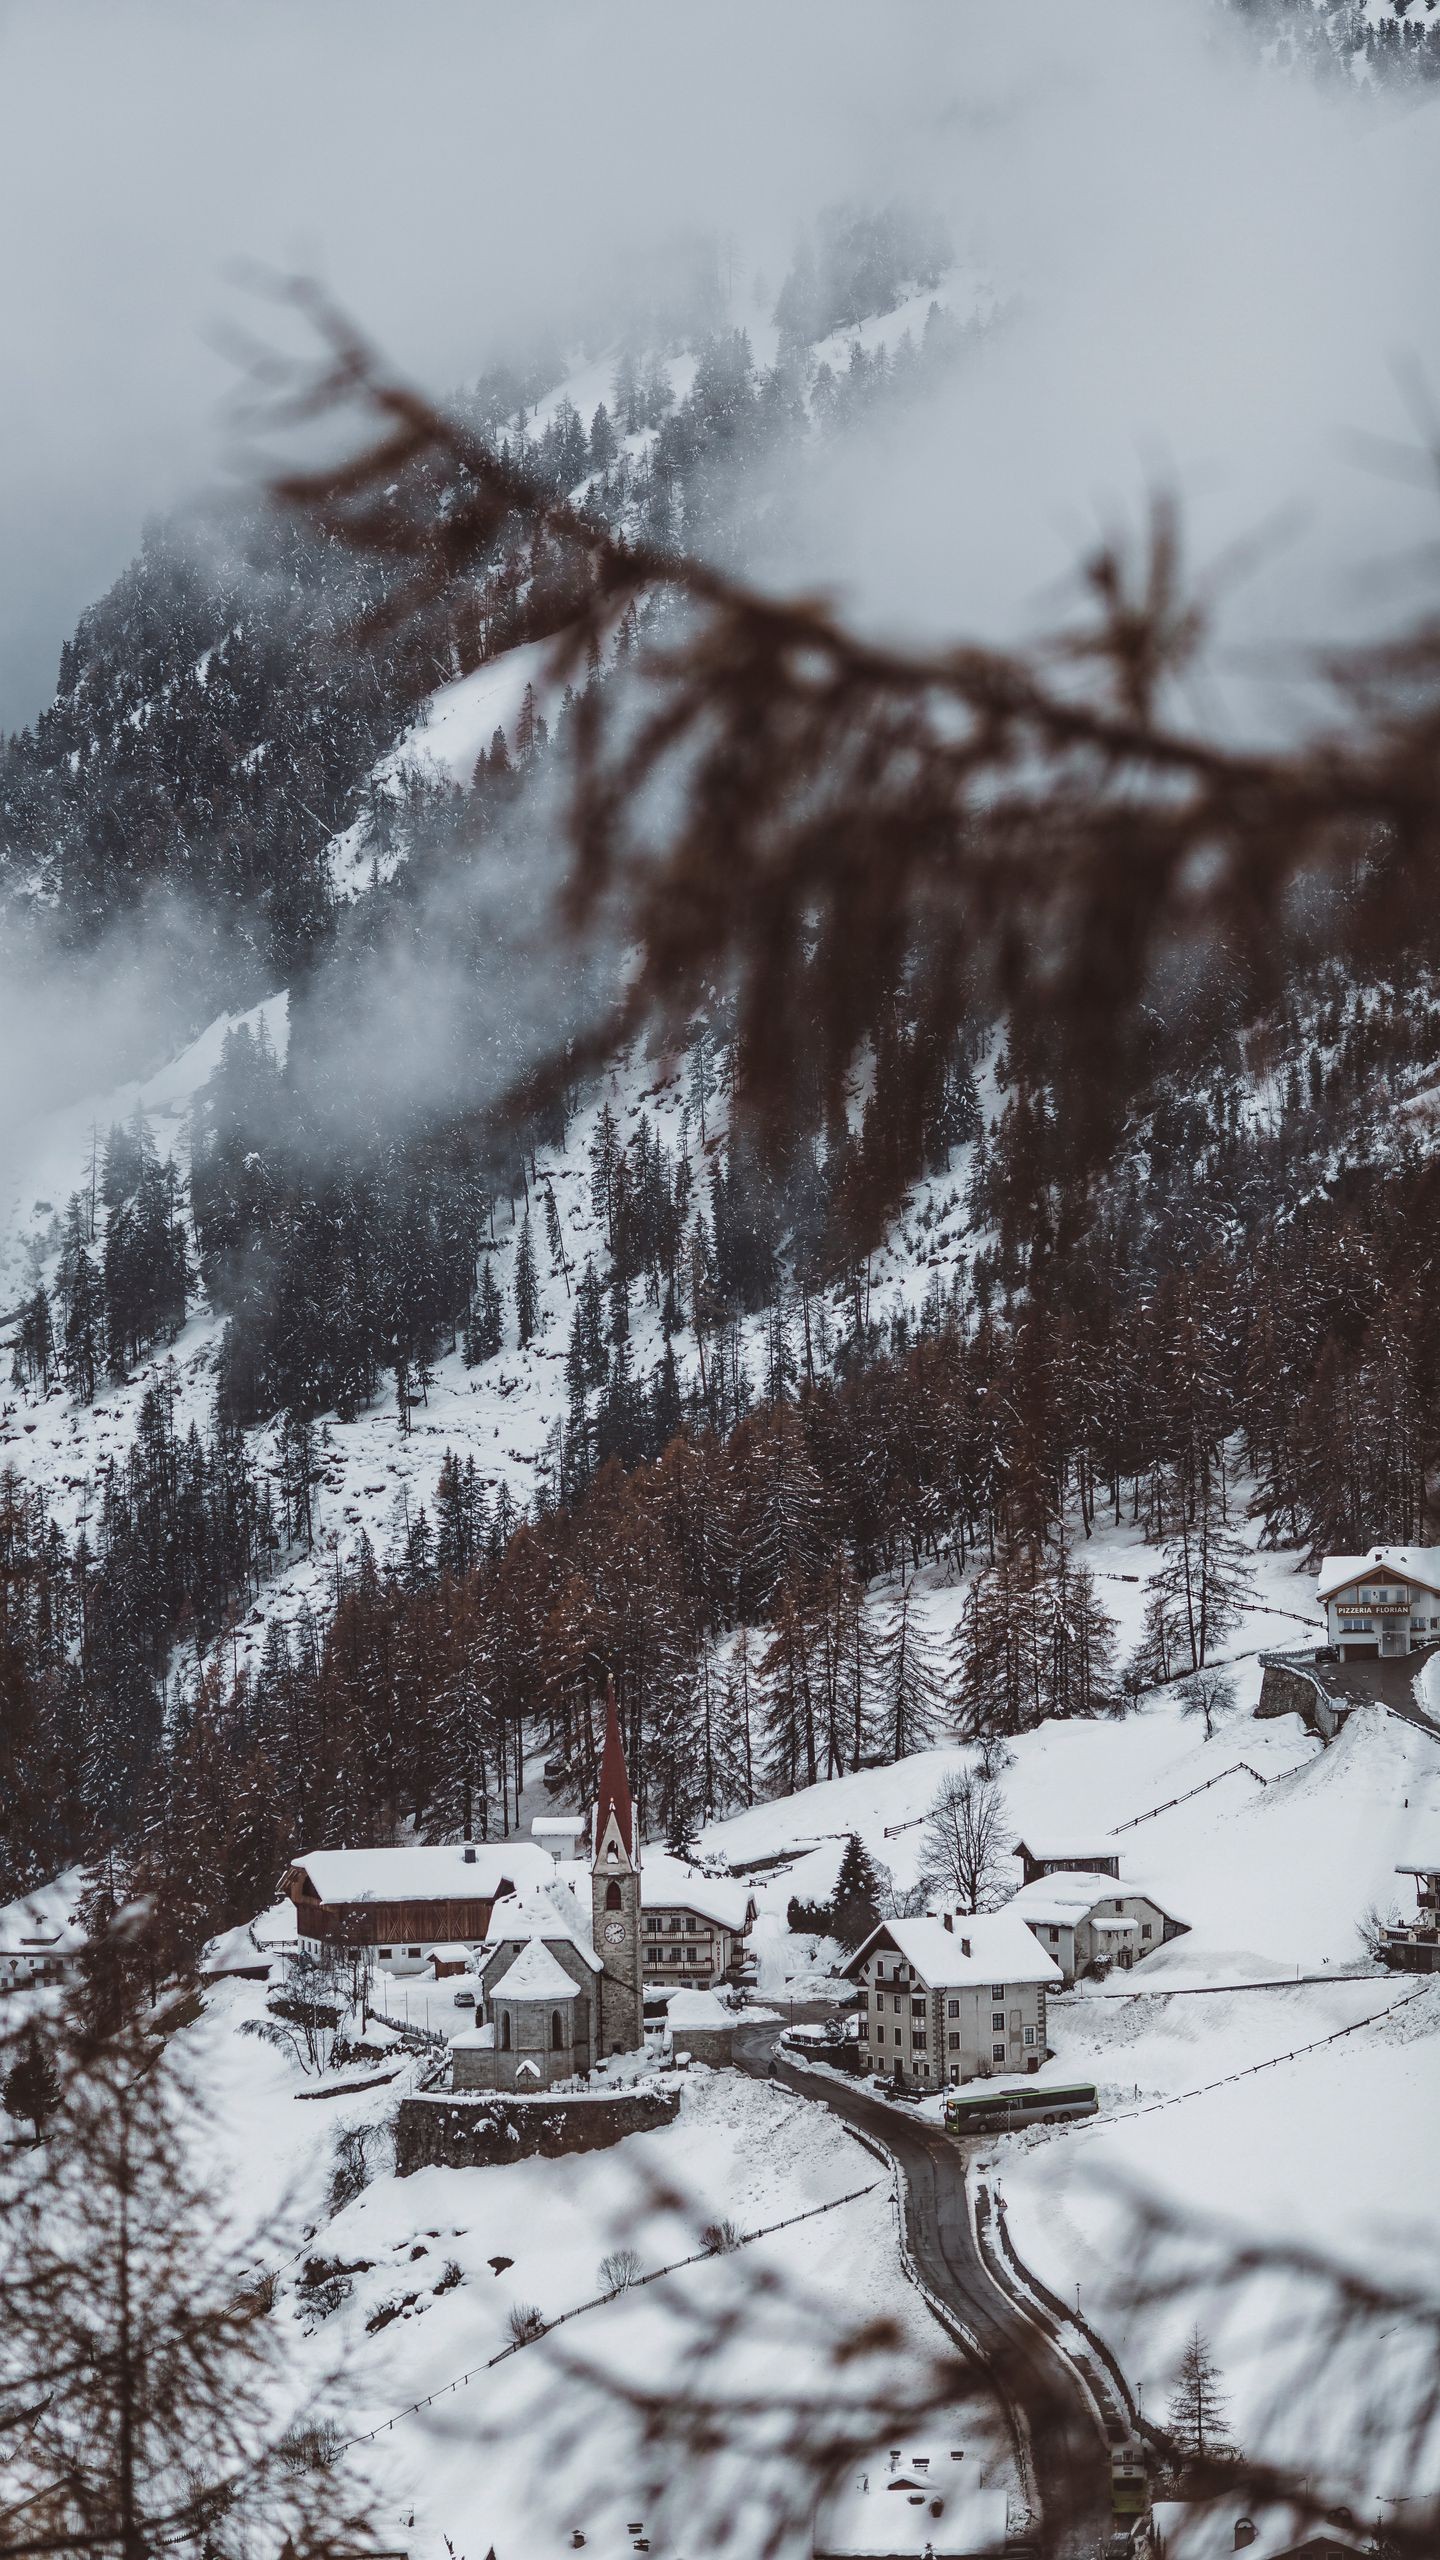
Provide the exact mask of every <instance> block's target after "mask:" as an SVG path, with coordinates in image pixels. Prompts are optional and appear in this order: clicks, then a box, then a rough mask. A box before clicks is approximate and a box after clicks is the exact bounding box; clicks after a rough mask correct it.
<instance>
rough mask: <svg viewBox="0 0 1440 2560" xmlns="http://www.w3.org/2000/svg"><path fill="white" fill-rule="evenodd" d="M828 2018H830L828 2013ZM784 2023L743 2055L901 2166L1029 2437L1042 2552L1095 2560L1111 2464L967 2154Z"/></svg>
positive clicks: (910, 2225) (941, 2288)
mask: <svg viewBox="0 0 1440 2560" xmlns="http://www.w3.org/2000/svg"><path fill="white" fill-rule="evenodd" d="M816 2014H817V2016H819V2015H824V2014H826V2013H825V2012H823V2011H817V2012H816ZM780 2032H781V2031H780V2027H779V2026H778V2024H769V2025H761V2024H759V2023H758V2022H757V2024H756V2025H754V2026H751V2027H743V2026H742V2027H741V2028H739V2029H738V2030H737V2033H736V2036H735V2046H734V2053H735V2060H736V2063H737V2064H738V2065H739V2067H740V2069H741V2070H742V2071H748V2072H750V2073H751V2074H752V2075H753V2076H754V2077H755V2078H757V2079H767V2078H771V2077H773V2078H775V2079H777V2080H780V2081H782V2082H783V2083H784V2085H785V2087H786V2088H787V2089H790V2090H793V2091H794V2092H795V2093H796V2094H797V2095H798V2096H800V2097H804V2098H809V2099H812V2100H813V2101H815V2102H816V2103H818V2104H822V2105H824V2106H827V2107H830V2108H831V2109H832V2110H833V2111H834V2113H835V2114H836V2115H838V2116H840V2117H842V2118H843V2119H844V2121H845V2122H846V2123H847V2124H850V2125H853V2126H854V2127H856V2129H857V2130H858V2131H860V2132H862V2133H865V2134H868V2135H869V2136H870V2138H871V2140H872V2141H874V2142H879V2143H882V2144H883V2145H884V2147H885V2149H886V2150H887V2151H888V2152H890V2153H891V2155H892V2156H893V2158H894V2159H895V2160H897V2161H898V2162H899V2165H900V2172H901V2176H902V2178H903V2180H904V2213H905V2234H906V2238H907V2241H908V2243H909V2248H910V2254H911V2257H912V2258H913V2259H914V2261H915V2264H916V2266H917V2268H918V2269H919V2272H920V2274H921V2276H922V2277H923V2278H924V2281H925V2283H926V2284H927V2285H928V2286H929V2288H930V2290H931V2292H932V2293H933V2294H935V2295H936V2297H937V2298H938V2299H939V2300H940V2301H941V2302H943V2303H944V2304H945V2305H946V2307H947V2308H948V2309H949V2310H950V2311H952V2312H953V2313H954V2315H955V2318H956V2320H957V2322H958V2323H959V2324H960V2326H961V2328H962V2329H964V2330H965V2331H966V2333H967V2334H968V2335H969V2336H970V2337H971V2338H973V2339H974V2341H975V2343H976V2345H977V2347H978V2349H979V2351H980V2356H981V2359H982V2362H983V2363H984V2365H985V2367H986V2369H987V2371H988V2372H989V2374H990V2376H991V2379H992V2381H993V2382H994V2384H995V2387H996V2389H997V2392H998V2395H999V2397H1000V2399H1001V2401H1002V2403H1004V2402H1008V2403H1009V2404H1010V2405H1011V2406H1012V2407H1013V2408H1015V2409H1016V2410H1017V2411H1018V2414H1019V2418H1020V2421H1021V2424H1022V2426H1023V2428H1024V2431H1025V2434H1026V2436H1027V2437H1028V2440H1029V2447H1030V2456H1031V2461H1032V2463H1033V2466H1034V2471H1035V2479H1036V2489H1037V2494H1038V2498H1039V2503H1040V2508H1041V2543H1040V2547H1041V2548H1042V2549H1043V2550H1044V2551H1045V2553H1046V2554H1047V2556H1049V2555H1053V2560H1096V2555H1097V2554H1098V2553H1101V2552H1103V2551H1104V2549H1105V2545H1106V2540H1107V2537H1108V2535H1109V2532H1110V2464H1109V2454H1108V2449H1107V2447H1106V2446H1105V2444H1104V2442H1103V2441H1102V2438H1101V2434H1100V2430H1099V2426H1098V2424H1097V2421H1096V2417H1095V2413H1094V2410H1093V2408H1092V2406H1091V2403H1090V2401H1089V2399H1088V2397H1087V2395H1086V2392H1085V2389H1084V2386H1083V2384H1082V2383H1081V2381H1080V2378H1079V2376H1078V2375H1077V2374H1076V2373H1075V2372H1074V2370H1073V2368H1072V2367H1071V2366H1070V2365H1069V2364H1068V2363H1067V2362H1066V2360H1065V2358H1064V2357H1063V2356H1062V2355H1061V2354H1060V2353H1059V2351H1058V2350H1057V2348H1056V2346H1055V2344H1054V2342H1053V2340H1052V2339H1051V2338H1050V2337H1049V2336H1047V2334H1046V2333H1045V2331H1044V2330H1043V2329H1042V2328H1041V2327H1040V2326H1039V2325H1038V2324H1037V2323H1036V2322H1034V2321H1032V2320H1031V2319H1030V2318H1029V2317H1028V2316H1027V2315H1026V2314H1025V2313H1024V2312H1023V2311H1021V2310H1020V2309H1019V2308H1018V2306H1017V2305H1016V2304H1015V2303H1014V2302H1012V2301H1011V2300H1010V2299H1009V2297H1008V2296H1007V2295H1005V2294H1003V2293H1002V2292H1001V2291H1000V2289H999V2287H998V2286H997V2285H996V2283H995V2281H994V2279H993V2278H992V2277H991V2276H990V2275H989V2273H988V2272H987V2270H986V2268H985V2267H984V2265H983V2264H982V2262H981V2258H980V2254H979V2250H978V2248H977V2246H976V2241H975V2235H974V2232H973V2230H972V2228H971V2223H970V2214H969V2208H968V2205H967V2202H966V2196H965V2155H964V2152H963V2151H962V2149H961V2148H960V2146H959V2145H958V2144H957V2143H955V2142H954V2141H952V2140H951V2138H950V2136H949V2135H948V2134H944V2133H941V2132H940V2131H938V2130H937V2128H936V2127H934V2126H933V2125H928V2124H926V2123H924V2122H923V2121H922V2120H918V2119H917V2120H915V2121H911V2120H909V2119H908V2118H907V2117H906V2116H905V2115H903V2114H902V2113H901V2111H900V2110H899V2109H898V2108H897V2107H893V2106H886V2105H885V2104H883V2103H882V2102H881V2101H880V2100H879V2099H876V2098H874V2097H872V2096H871V2095H870V2092H869V2091H868V2090H866V2089H863V2088H861V2087H860V2086H858V2085H855V2086H851V2085H849V2084H847V2083H846V2082H845V2081H843V2080H841V2079H839V2078H838V2077H837V2078H831V2077H830V2076H829V2075H828V2074H827V2075H826V2076H824V2077H823V2078H822V2077H821V2076H820V2075H819V2074H817V2073H812V2072H807V2071H803V2070H800V2069H798V2068H797V2067H796V2066H795V2065H793V2064H792V2063H790V2062H788V2061H787V2060H786V2059H785V2057H784V2056H783V2055H782V2054H780V2053H779V2052H778V2051H777V2049H776V2048H777V2044H778V2040H779V2036H780Z"/></svg>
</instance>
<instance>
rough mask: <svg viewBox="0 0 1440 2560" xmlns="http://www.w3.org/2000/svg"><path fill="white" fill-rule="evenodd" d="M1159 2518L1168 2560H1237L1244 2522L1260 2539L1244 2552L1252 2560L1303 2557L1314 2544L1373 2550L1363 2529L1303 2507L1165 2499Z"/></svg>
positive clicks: (1160, 2540)
mask: <svg viewBox="0 0 1440 2560" xmlns="http://www.w3.org/2000/svg"><path fill="white" fill-rule="evenodd" d="M1153 2514H1154V2526H1155V2538H1156V2543H1157V2545H1158V2548H1159V2549H1160V2550H1161V2551H1162V2552H1163V2553H1164V2555H1165V2560H1222V2555H1223V2560H1232V2555H1233V2553H1234V2551H1235V2549H1236V2542H1235V2528H1236V2526H1237V2525H1238V2524H1240V2523H1242V2522H1243V2523H1247V2524H1251V2525H1253V2526H1254V2529H1255V2531H1254V2539H1253V2540H1247V2541H1245V2542H1244V2543H1243V2544H1241V2546H1240V2548H1241V2549H1243V2550H1244V2551H1246V2552H1247V2553H1248V2554H1249V2560H1279V2555H1280V2554H1282V2553H1284V2552H1289V2551H1303V2550H1304V2549H1305V2548H1306V2546H1307V2545H1308V2544H1310V2543H1320V2544H1322V2545H1323V2544H1326V2543H1331V2544H1336V2545H1338V2547H1339V2548H1340V2549H1341V2550H1342V2551H1368V2550H1369V2549H1370V2548H1371V2547H1372V2546H1371V2542H1370V2537H1369V2535H1368V2533H1363V2532H1362V2531H1361V2529H1360V2528H1359V2527H1358V2526H1356V2525H1343V2524H1331V2523H1330V2522H1329V2521H1328V2519H1325V2518H1321V2517H1318V2516H1311V2515H1306V2513H1305V2512H1304V2510H1303V2508H1300V2507H1252V2506H1248V2505H1246V2504H1245V2502H1244V2501H1243V2500H1242V2499H1239V2498H1207V2499H1205V2500H1204V2501H1203V2502H1199V2501H1197V2502H1196V2503H1195V2504H1193V2505H1192V2504H1190V2503H1188V2502H1187V2503H1182V2502H1181V2500H1179V2499H1178V2498H1161V2499H1158V2500H1157V2501H1156V2504H1155V2508H1154V2511H1153Z"/></svg>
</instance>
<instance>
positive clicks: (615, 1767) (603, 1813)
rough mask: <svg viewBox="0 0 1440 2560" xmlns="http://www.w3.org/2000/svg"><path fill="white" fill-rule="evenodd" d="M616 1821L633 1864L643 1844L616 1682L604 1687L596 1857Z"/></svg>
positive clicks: (637, 1862)
mask: <svg viewBox="0 0 1440 2560" xmlns="http://www.w3.org/2000/svg"><path fill="white" fill-rule="evenodd" d="M612 1823H613V1825H614V1828H615V1831H616V1832H617V1834H618V1835H619V1840H620V1845H621V1847H622V1848H623V1850H624V1853H625V1856H626V1858H627V1859H628V1860H629V1862H630V1864H631V1865H632V1866H637V1867H638V1865H639V1863H640V1857H639V1847H640V1844H639V1842H638V1840H637V1839H636V1837H635V1807H634V1805H633V1804H632V1802H631V1799H630V1772H629V1770H628V1769H627V1768H626V1766H625V1746H624V1744H623V1743H622V1741H621V1739H620V1710H619V1708H618V1707H617V1706H616V1704H615V1683H614V1681H613V1680H611V1681H609V1682H608V1683H607V1685H606V1690H605V1745H604V1749H603V1750H602V1752H601V1754H600V1793H599V1795H598V1796H597V1797H596V1800H595V1856H596V1858H597V1859H598V1858H599V1857H600V1856H601V1853H602V1849H603V1847H604V1844H605V1839H606V1834H607V1832H608V1831H609V1829H610V1826H611V1824H612Z"/></svg>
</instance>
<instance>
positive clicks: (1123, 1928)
mask: <svg viewBox="0 0 1440 2560" xmlns="http://www.w3.org/2000/svg"><path fill="white" fill-rule="evenodd" d="M1090 1926H1091V1928H1092V1929H1093V1930H1094V1931H1095V1933H1096V1935H1097V1936H1098V1935H1099V1933H1100V1932H1101V1930H1104V1931H1105V1932H1106V1934H1107V1935H1108V1936H1110V1937H1112V1938H1133V1937H1134V1935H1135V1932H1136V1930H1137V1929H1138V1928H1139V1926H1140V1923H1139V1921H1138V1920H1116V1919H1114V1918H1113V1917H1112V1918H1111V1919H1109V1920H1092V1921H1091V1923H1090Z"/></svg>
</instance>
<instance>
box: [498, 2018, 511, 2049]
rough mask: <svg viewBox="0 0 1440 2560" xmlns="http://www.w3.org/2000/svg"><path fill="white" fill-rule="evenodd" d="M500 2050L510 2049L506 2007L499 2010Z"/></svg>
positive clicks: (508, 2019)
mask: <svg viewBox="0 0 1440 2560" xmlns="http://www.w3.org/2000/svg"><path fill="white" fill-rule="evenodd" d="M500 2050H501V2052H502V2053H508V2052H509V2050H510V2012H509V2010H508V2009H502V2010H501V2012H500Z"/></svg>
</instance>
